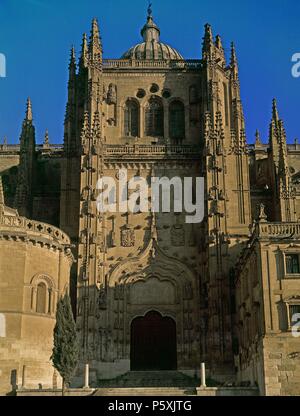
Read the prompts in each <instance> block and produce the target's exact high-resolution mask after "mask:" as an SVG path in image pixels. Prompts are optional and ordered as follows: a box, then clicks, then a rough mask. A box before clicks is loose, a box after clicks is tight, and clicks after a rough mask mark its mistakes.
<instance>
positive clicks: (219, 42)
mask: <svg viewBox="0 0 300 416" xmlns="http://www.w3.org/2000/svg"><path fill="white" fill-rule="evenodd" d="M216 47H217V48H218V49H221V50H222V49H223V45H222V38H221V36H220V35H217V36H216Z"/></svg>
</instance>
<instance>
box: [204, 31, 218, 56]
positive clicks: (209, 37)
mask: <svg viewBox="0 0 300 416" xmlns="http://www.w3.org/2000/svg"><path fill="white" fill-rule="evenodd" d="M214 47H215V45H214V39H213V33H212V29H211V26H210V25H209V24H208V23H207V24H206V25H205V33H204V38H203V48H202V55H203V59H210V58H211V56H212V52H213V49H214Z"/></svg>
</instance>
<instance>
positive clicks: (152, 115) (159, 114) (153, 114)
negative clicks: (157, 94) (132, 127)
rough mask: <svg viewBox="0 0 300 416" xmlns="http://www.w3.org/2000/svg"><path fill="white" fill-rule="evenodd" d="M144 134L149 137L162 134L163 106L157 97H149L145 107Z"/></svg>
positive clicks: (161, 135)
mask: <svg viewBox="0 0 300 416" xmlns="http://www.w3.org/2000/svg"><path fill="white" fill-rule="evenodd" d="M145 135H146V136H150V137H163V135H164V108H163V105H162V102H161V101H160V100H158V99H157V98H151V99H150V101H149V102H148V104H147V107H146V113H145Z"/></svg>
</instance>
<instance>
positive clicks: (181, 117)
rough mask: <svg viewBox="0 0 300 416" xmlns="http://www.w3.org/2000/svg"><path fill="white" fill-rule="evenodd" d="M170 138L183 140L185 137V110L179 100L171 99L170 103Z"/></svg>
mask: <svg viewBox="0 0 300 416" xmlns="http://www.w3.org/2000/svg"><path fill="white" fill-rule="evenodd" d="M169 121H170V138H171V139H175V140H183V139H184V138H185V112H184V104H183V103H182V102H181V101H173V102H172V103H171V104H170V116H169Z"/></svg>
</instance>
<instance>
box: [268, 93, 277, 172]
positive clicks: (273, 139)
mask: <svg viewBox="0 0 300 416" xmlns="http://www.w3.org/2000/svg"><path fill="white" fill-rule="evenodd" d="M278 123H279V114H278V109H277V101H276V99H275V98H274V99H273V103H272V119H271V123H270V136H269V143H270V147H271V150H272V153H273V158H274V161H275V163H276V165H277V164H278V157H279V141H280V138H279V134H278V133H279V130H278V127H279V126H278Z"/></svg>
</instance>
